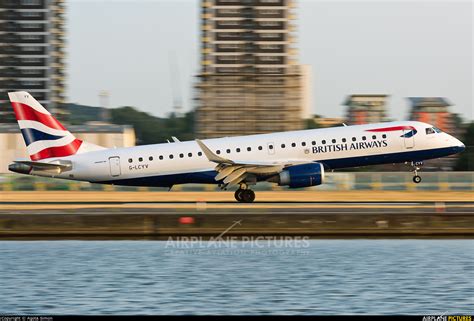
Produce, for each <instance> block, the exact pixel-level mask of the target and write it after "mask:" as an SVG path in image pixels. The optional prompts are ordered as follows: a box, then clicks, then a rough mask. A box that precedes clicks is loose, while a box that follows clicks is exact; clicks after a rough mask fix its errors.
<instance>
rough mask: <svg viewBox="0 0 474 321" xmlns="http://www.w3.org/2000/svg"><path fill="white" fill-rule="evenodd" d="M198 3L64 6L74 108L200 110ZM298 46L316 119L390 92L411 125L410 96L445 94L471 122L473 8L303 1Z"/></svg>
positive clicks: (172, 0)
mask: <svg viewBox="0 0 474 321" xmlns="http://www.w3.org/2000/svg"><path fill="white" fill-rule="evenodd" d="M199 5H200V3H199V1H198V0H179V1H176V0H166V1H164V0H134V1H131V0H130V1H126V0H125V1H124V0H121V1H117V0H102V1H98V0H97V1H91V0H70V1H68V2H67V9H66V10H67V33H68V38H67V47H66V48H67V55H68V60H67V64H68V89H67V92H68V100H69V101H70V102H75V103H80V104H86V105H92V106H99V105H101V101H100V99H99V93H100V91H102V90H106V91H107V92H108V93H109V98H108V101H107V103H106V104H107V106H108V107H120V106H134V107H137V108H139V109H140V110H143V111H146V112H149V113H151V114H153V115H156V116H165V115H166V114H168V113H169V112H171V111H172V110H173V101H174V100H175V99H179V100H181V101H182V105H183V110H184V111H188V110H191V109H193V108H194V107H195V105H194V101H193V98H194V97H195V91H194V89H193V86H194V84H195V83H196V82H197V78H196V75H197V74H198V73H199V60H200V56H199V31H200V26H199ZM295 13H296V17H297V20H296V21H295V22H294V23H295V24H296V27H297V33H296V36H297V37H296V38H297V42H296V43H295V44H294V46H295V47H296V48H298V51H299V57H298V58H299V62H300V63H301V64H309V65H311V66H312V97H313V102H312V111H311V112H312V113H313V114H319V115H323V116H326V117H342V116H344V114H345V106H342V103H343V101H344V99H345V98H346V97H347V95H349V94H366V93H370V94H388V95H390V97H389V99H388V116H389V117H390V118H392V119H399V120H401V119H406V118H407V117H408V113H409V104H408V101H407V100H406V97H419V96H441V97H446V98H448V100H449V101H450V102H451V103H452V104H453V107H451V110H452V111H453V112H455V113H460V114H462V116H463V117H464V118H465V119H466V120H472V119H474V110H473V101H474V97H473V95H474V94H473V62H472V60H473V39H472V37H473V31H472V27H473V24H472V20H473V19H472V18H473V4H472V2H471V1H427V0H424V1H405V0H399V1H386V0H379V1H356V0H346V1H338V0H327V1H319V0H300V1H297V7H296V9H295Z"/></svg>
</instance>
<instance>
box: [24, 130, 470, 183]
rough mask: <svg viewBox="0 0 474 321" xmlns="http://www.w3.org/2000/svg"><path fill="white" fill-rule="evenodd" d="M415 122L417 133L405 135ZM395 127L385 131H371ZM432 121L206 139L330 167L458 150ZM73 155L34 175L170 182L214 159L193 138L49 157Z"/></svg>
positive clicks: (224, 149)
mask: <svg viewBox="0 0 474 321" xmlns="http://www.w3.org/2000/svg"><path fill="white" fill-rule="evenodd" d="M397 127H412V128H415V129H416V133H415V134H414V135H411V136H410V137H404V136H403V135H404V133H405V132H407V131H408V130H393V128H397ZM381 128H382V129H383V128H392V129H391V130H387V131H373V130H380V129H381ZM427 128H432V126H431V125H429V124H425V123H421V122H414V121H402V122H389V123H379V124H369V125H356V126H347V127H344V126H341V127H333V128H326V129H313V130H301V131H292V132H280V133H272V134H263V135H251V136H240V137H225V138H216V139H208V140H203V143H205V144H206V146H208V147H209V149H211V150H212V151H213V152H214V153H216V154H217V155H219V156H221V157H223V158H227V159H231V160H233V161H235V162H242V163H245V162H258V161H265V162H266V163H268V162H276V163H277V162H282V161H311V162H319V163H322V164H323V165H324V166H325V167H326V168H327V169H335V168H342V167H354V166H364V165H372V164H384V163H398V162H406V161H422V160H426V159H430V158H438V157H443V156H447V155H450V154H454V153H457V152H459V151H460V149H461V148H462V149H463V148H464V146H463V144H462V143H461V142H460V141H459V140H457V139H456V138H454V137H452V136H450V135H449V134H447V133H443V132H436V133H430V134H428V133H427V132H426V129H427ZM57 159H60V160H69V161H71V162H72V169H71V170H68V171H65V172H63V173H60V174H51V173H49V172H47V171H32V172H31V174H33V175H40V176H53V177H58V178H65V179H73V180H81V181H89V182H101V183H111V184H119V185H145V186H172V185H174V184H181V183H212V182H215V181H214V180H213V178H214V176H215V171H214V169H215V167H216V164H215V163H213V162H211V161H209V160H208V158H207V157H206V156H205V155H204V154H203V152H202V150H201V148H200V147H199V145H198V144H197V143H196V142H195V141H186V142H174V143H164V144H155V145H145V146H136V147H128V148H114V149H104V150H99V151H92V152H88V153H82V154H76V155H73V156H68V157H62V158H51V159H47V160H45V161H48V162H50V161H54V160H57Z"/></svg>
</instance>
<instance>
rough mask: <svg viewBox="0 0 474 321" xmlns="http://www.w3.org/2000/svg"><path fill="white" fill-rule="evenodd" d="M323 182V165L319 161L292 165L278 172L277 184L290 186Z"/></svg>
mask: <svg viewBox="0 0 474 321" xmlns="http://www.w3.org/2000/svg"><path fill="white" fill-rule="evenodd" d="M322 183H324V166H323V164H321V163H311V164H302V165H294V166H290V167H288V168H286V169H285V170H283V171H282V172H281V173H280V174H279V180H278V185H280V186H282V185H285V186H286V185H288V186H289V187H290V188H298V187H310V186H316V185H321V184H322Z"/></svg>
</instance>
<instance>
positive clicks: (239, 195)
mask: <svg viewBox="0 0 474 321" xmlns="http://www.w3.org/2000/svg"><path fill="white" fill-rule="evenodd" d="M244 191H245V190H243V189H241V188H239V189H238V190H236V191H235V193H234V197H235V199H236V200H237V201H238V202H243V199H242V192H244Z"/></svg>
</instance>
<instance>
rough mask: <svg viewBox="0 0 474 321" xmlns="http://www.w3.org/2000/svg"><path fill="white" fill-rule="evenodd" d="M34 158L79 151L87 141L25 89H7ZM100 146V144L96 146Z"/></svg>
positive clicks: (62, 155) (66, 154)
mask: <svg viewBox="0 0 474 321" xmlns="http://www.w3.org/2000/svg"><path fill="white" fill-rule="evenodd" d="M8 97H9V98H10V101H11V103H12V106H13V110H14V111H15V116H16V120H17V121H18V125H19V126H20V129H21V133H22V135H23V139H24V140H25V144H26V146H27V150H28V154H29V155H30V158H31V160H33V161H37V160H41V159H45V158H51V157H64V156H70V155H74V154H76V153H78V151H79V149H83V148H81V147H84V146H83V145H84V143H83V141H82V140H79V139H77V138H76V137H74V135H73V134H71V133H70V132H69V131H68V130H67V129H66V128H65V127H64V126H63V125H62V124H61V123H60V122H59V121H58V120H57V119H56V118H54V117H53V116H52V115H51V114H50V113H49V112H48V111H47V110H46V109H45V108H44V107H43V106H41V104H40V103H39V102H38V101H37V100H36V99H34V98H33V96H31V95H30V94H29V93H27V92H26V91H17V92H10V93H8ZM97 147H98V146H97Z"/></svg>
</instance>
